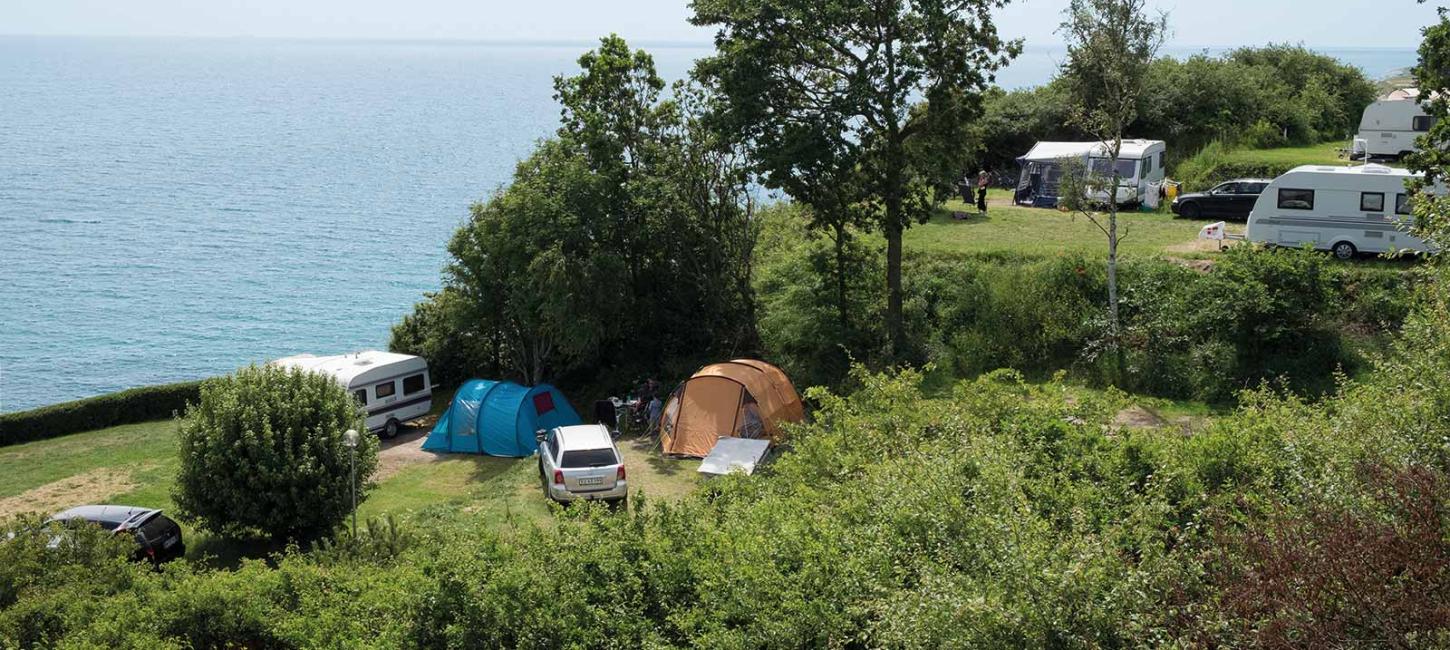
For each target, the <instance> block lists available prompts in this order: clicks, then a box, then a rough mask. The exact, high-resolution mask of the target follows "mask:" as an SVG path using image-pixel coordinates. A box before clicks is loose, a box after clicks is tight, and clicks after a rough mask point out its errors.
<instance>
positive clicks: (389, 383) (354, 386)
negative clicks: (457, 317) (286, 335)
mask: <svg viewBox="0 0 1450 650" xmlns="http://www.w3.org/2000/svg"><path fill="white" fill-rule="evenodd" d="M272 363H273V364H274V365H278V366H282V367H290V368H301V369H303V370H309V371H312V372H320V373H323V374H326V375H331V376H332V377H333V378H335V379H336V380H337V382H338V383H340V384H342V385H343V386H344V387H346V388H347V390H348V391H349V392H351V393H352V395H353V397H354V398H355V399H357V401H358V404H361V405H362V406H363V408H364V409H366V410H367V427H368V431H372V432H375V433H378V434H379V435H380V436H382V437H383V438H384V439H389V438H392V437H394V436H396V435H398V430H399V429H401V428H402V423H403V422H407V421H408V420H412V419H415V418H420V417H422V416H424V415H427V414H428V411H429V410H431V409H432V408H433V384H432V382H430V381H429V378H428V362H427V361H425V360H424V359H423V358H422V357H415V356H413V355H411V354H397V353H395V352H382V351H379V350H367V351H364V352H357V353H354V354H339V355H333V356H325V357H319V356H314V355H311V354H299V355H296V356H291V357H284V358H281V359H278V360H276V361H273V362H272Z"/></svg>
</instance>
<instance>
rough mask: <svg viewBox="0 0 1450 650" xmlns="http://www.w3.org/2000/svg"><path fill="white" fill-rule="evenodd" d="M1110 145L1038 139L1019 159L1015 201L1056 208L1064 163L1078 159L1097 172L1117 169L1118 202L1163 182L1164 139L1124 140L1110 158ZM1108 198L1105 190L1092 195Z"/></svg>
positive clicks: (1138, 198) (1133, 200)
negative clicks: (1116, 152)
mask: <svg viewBox="0 0 1450 650" xmlns="http://www.w3.org/2000/svg"><path fill="white" fill-rule="evenodd" d="M1107 150H1108V147H1106V146H1104V145H1103V143H1101V142H1039V143H1037V144H1036V145H1034V146H1033V147H1032V150H1031V151H1028V152H1027V153H1026V154H1025V155H1023V156H1022V157H1020V158H1018V159H1017V164H1018V165H1019V166H1020V167H1021V169H1022V171H1021V173H1020V175H1019V176H1018V179H1017V191H1016V193H1015V197H1014V198H1015V200H1016V202H1017V203H1019V204H1021V205H1031V206H1034V207H1046V208H1050V207H1056V206H1057V199H1058V185H1059V183H1060V182H1061V180H1062V163H1063V162H1064V161H1065V160H1079V161H1081V162H1082V163H1083V164H1084V165H1086V166H1087V167H1088V168H1089V169H1090V170H1092V172H1093V173H1094V174H1100V175H1104V176H1106V175H1108V174H1110V173H1112V171H1113V168H1114V167H1115V166H1116V168H1117V171H1118V177H1119V180H1118V188H1117V192H1116V194H1117V196H1116V198H1117V202H1118V204H1119V205H1125V204H1129V203H1139V202H1141V201H1143V200H1144V198H1145V197H1147V196H1148V192H1149V191H1151V189H1150V186H1151V185H1152V184H1154V183H1160V182H1162V181H1163V156H1164V154H1165V153H1166V151H1167V147H1166V145H1164V144H1163V141H1162V140H1139V139H1133V140H1123V145H1122V148H1121V149H1120V150H1119V151H1118V159H1117V160H1116V161H1113V160H1110V159H1109V158H1108V157H1107ZM1092 198H1094V199H1097V200H1099V201H1106V200H1107V196H1106V192H1102V193H1099V195H1098V196H1094V197H1092Z"/></svg>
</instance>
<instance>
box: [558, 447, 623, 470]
mask: <svg viewBox="0 0 1450 650" xmlns="http://www.w3.org/2000/svg"><path fill="white" fill-rule="evenodd" d="M615 462H617V461H616V459H615V457H614V450H613V449H571V450H569V451H566V452H564V458H563V460H561V461H560V462H559V466H560V467H563V468H566V469H567V468H577V467H600V466H603V465H613V464H614V463H615Z"/></svg>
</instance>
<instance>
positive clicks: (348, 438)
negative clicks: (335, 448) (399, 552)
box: [342, 429, 357, 539]
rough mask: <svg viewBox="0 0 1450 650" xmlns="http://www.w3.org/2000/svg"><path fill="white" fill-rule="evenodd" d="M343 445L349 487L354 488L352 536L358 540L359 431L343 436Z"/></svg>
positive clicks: (355, 430)
mask: <svg viewBox="0 0 1450 650" xmlns="http://www.w3.org/2000/svg"><path fill="white" fill-rule="evenodd" d="M342 444H343V445H344V446H346V447H347V464H348V470H349V472H348V474H349V478H348V486H349V487H351V488H352V536H353V538H354V539H356V538H357V429H348V430H347V431H345V432H343V434H342Z"/></svg>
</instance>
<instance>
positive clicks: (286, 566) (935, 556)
mask: <svg viewBox="0 0 1450 650" xmlns="http://www.w3.org/2000/svg"><path fill="white" fill-rule="evenodd" d="M1274 263H1275V264H1279V265H1283V264H1290V263H1291V262H1285V261H1283V260H1276V261H1275V262H1274ZM1432 304H1433V303H1432ZM1436 309H1440V310H1443V304H1441V306H1440V307H1436V308H1434V309H1431V310H1430V311H1425V312H1420V313H1419V314H1418V315H1417V316H1416V317H1415V318H1414V319H1413V322H1414V323H1415V325H1414V327H1415V329H1414V331H1413V332H1412V334H1411V338H1410V339H1408V340H1406V341H1405V343H1404V349H1403V350H1402V351H1401V352H1400V353H1397V354H1396V356H1395V357H1394V360H1393V361H1392V362H1387V363H1386V364H1385V365H1383V366H1382V368H1381V370H1380V371H1379V372H1380V373H1381V374H1377V375H1375V376H1374V377H1372V378H1371V379H1370V380H1369V381H1366V382H1364V383H1360V384H1350V385H1346V386H1345V387H1344V388H1343V389H1342V390H1340V391H1339V392H1337V393H1336V394H1334V395H1332V396H1331V397H1329V398H1327V399H1326V400H1325V401H1324V402H1321V403H1320V404H1315V405H1311V404H1307V403H1305V402H1303V401H1300V400H1297V399H1295V398H1292V397H1280V396H1276V395H1274V394H1272V393H1270V392H1267V391H1259V392H1255V393H1252V394H1250V395H1248V396H1247V401H1246V402H1245V406H1244V407H1243V409H1242V410H1241V411H1239V412H1237V413H1235V414H1233V415H1230V416H1227V417H1225V418H1223V419H1221V420H1219V421H1216V422H1213V423H1211V424H1209V425H1208V426H1206V427H1205V428H1203V429H1201V430H1199V431H1197V432H1195V434H1194V435H1193V436H1184V435H1182V434H1181V433H1180V432H1178V431H1176V430H1157V429H1134V428H1128V427H1122V426H1119V425H1117V424H1115V422H1114V414H1115V413H1116V412H1118V411H1119V409H1121V408H1122V407H1123V405H1124V400H1123V396H1122V395H1121V394H1119V393H1116V392H1113V391H1108V392H1106V393H1104V394H1101V395H1092V394H1089V395H1076V396H1075V397H1074V398H1072V399H1069V397H1068V391H1067V389H1066V387H1064V386H1063V385H1061V384H1058V383H1055V382H1049V383H1045V384H1029V383H1026V382H1024V381H1023V379H1022V377H1021V376H1020V375H1019V374H1017V373H1014V372H1008V371H1003V372H996V373H991V374H988V375H986V376H983V377H981V378H979V379H977V380H976V381H971V382H963V383H961V384H959V385H958V386H956V387H955V388H954V389H953V390H952V391H951V392H950V394H949V395H947V396H943V397H940V398H935V399H932V398H927V397H925V396H924V395H923V394H922V389H921V382H922V379H923V375H922V374H921V373H920V372H917V371H909V370H908V371H903V372H900V373H896V374H888V375H883V374H871V373H868V372H866V371H865V370H864V369H862V368H861V367H859V366H857V367H856V368H855V369H853V370H852V378H851V384H852V385H854V386H856V387H857V389H856V390H855V392H853V393H851V394H838V393H833V392H830V391H826V390H824V389H819V388H818V389H812V390H811V391H809V398H810V399H811V400H812V401H813V402H814V403H816V404H817V405H818V408H817V409H816V410H815V414H814V415H815V417H814V420H813V422H811V423H809V424H803V425H800V426H796V427H792V428H791V429H790V432H789V440H788V445H789V451H788V452H787V453H785V454H783V455H781V456H780V457H779V458H778V459H776V460H775V461H774V462H773V463H771V464H770V465H769V466H767V467H765V468H762V470H761V471H758V472H757V473H756V474H755V475H754V476H748V477H747V476H740V475H737V476H729V477H722V478H720V479H717V480H713V481H711V482H710V483H709V484H707V486H706V487H705V488H704V489H702V490H701V491H699V492H697V493H695V494H693V495H691V496H688V497H686V498H685V499H684V500H682V501H681V502H679V503H677V504H663V503H655V502H652V501H649V500H647V499H635V500H633V501H634V502H633V504H632V507H631V510H629V511H627V512H621V513H611V512H609V511H608V510H606V509H605V508H602V507H598V506H597V505H591V504H585V505H583V506H580V507H576V508H570V509H568V510H567V511H562V512H560V513H558V515H557V519H556V520H555V521H553V522H551V523H550V524H549V525H547V526H542V527H534V526H527V525H526V526H522V527H516V526H499V525H498V524H497V522H494V521H491V520H490V518H489V517H482V516H479V515H477V514H474V513H468V512H461V511H447V510H433V511H430V512H429V513H425V514H422V515H419V516H418V517H417V518H416V519H414V520H413V521H412V522H411V523H404V524H394V523H388V524H377V525H373V524H370V525H369V526H368V528H367V529H366V531H365V533H364V534H363V535H361V536H360V537H359V538H358V539H352V538H349V537H343V538H340V539H339V540H338V541H337V542H336V543H329V544H324V545H322V546H321V547H320V548H319V549H317V550H315V551H312V552H308V553H302V552H300V551H297V550H296V549H295V548H294V549H290V550H289V551H288V552H286V553H284V554H282V555H279V556H278V557H276V558H274V559H273V560H272V561H271V562H270V563H264V562H257V561H251V562H246V563H244V564H243V565H242V566H241V567H240V568H239V569H237V570H235V571H216V572H210V571H198V570H196V569H194V568H192V567H190V566H188V565H186V564H184V563H182V564H180V565H173V566H169V567H167V568H166V570H165V571H163V572H160V573H155V572H151V571H147V570H144V569H142V568H140V567H138V566H134V565H130V564H127V563H123V562H119V561H115V560H114V559H107V557H106V556H104V555H100V556H92V555H82V556H80V557H78V558H73V559H66V560H59V559H57V560H55V561H50V562H49V563H48V564H47V561H46V560H39V561H34V560H28V559H25V558H29V557H43V556H44V553H45V551H44V550H43V549H44V548H45V544H44V543H43V542H44V538H43V537H41V538H38V539H36V540H34V542H32V544H31V545H30V546H27V547H26V548H25V549H24V550H23V551H16V550H14V549H13V548H12V547H7V546H4V544H3V543H0V554H3V555H0V559H7V560H11V561H10V562H4V563H0V576H8V577H7V578H6V579H9V580H12V583H11V584H13V583H16V581H17V580H18V583H19V584H20V586H19V587H18V589H16V590H15V592H14V593H17V594H18V599H17V600H14V601H13V602H9V603H3V604H0V635H3V637H0V643H6V644H9V645H21V644H22V643H32V642H33V643H36V644H45V645H52V646H54V645H61V644H65V645H68V646H77V647H79V646H85V647H92V646H106V647H115V646H136V645H144V646H146V647H212V648H220V647H237V646H247V647H279V648H291V647H297V648H302V647H318V646H342V647H351V646H362V645H366V646H369V647H388V648H391V647H411V648H470V647H519V648H557V647H580V648H582V647H601V646H616V645H617V646H629V647H651V648H663V647H684V646H708V647H800V646H802V645H805V646H846V645H850V646H860V647H913V648H937V647H1026V646H1030V647H1045V646H1052V647H1165V646H1166V647H1185V646H1194V645H1219V644H1221V645H1243V644H1250V643H1253V642H1255V641H1258V642H1263V641H1264V640H1271V639H1273V638H1275V637H1274V635H1275V634H1279V633H1282V632H1283V631H1285V630H1299V631H1301V632H1304V633H1312V634H1313V635H1314V636H1313V638H1315V639H1318V640H1320V641H1322V643H1320V645H1324V646H1334V647H1347V646H1354V645H1364V644H1372V643H1375V642H1380V641H1383V640H1384V639H1385V638H1393V639H1398V640H1401V641H1405V642H1410V643H1411V644H1412V645H1413V643H1419V644H1420V645H1426V646H1434V645H1435V644H1436V643H1438V642H1439V641H1440V640H1443V639H1445V638H1446V636H1445V635H1446V630H1445V626H1444V623H1443V620H1442V619H1441V618H1440V617H1439V614H1437V612H1438V611H1439V610H1437V609H1436V608H1437V607H1438V603H1439V601H1440V600H1443V599H1436V598H1434V597H1433V595H1432V596H1431V597H1430V598H1425V597H1422V596H1425V595H1426V594H1438V593H1439V592H1440V591H1443V589H1444V584H1445V583H1444V580H1443V578H1444V571H1445V565H1444V557H1445V553H1446V550H1447V549H1446V547H1445V544H1444V540H1446V539H1450V535H1447V533H1450V523H1447V522H1446V521H1445V519H1444V517H1443V516H1442V514H1443V513H1442V510H1443V507H1444V505H1443V504H1444V503H1445V498H1446V496H1450V495H1447V493H1446V490H1445V486H1446V485H1447V482H1446V477H1447V473H1446V472H1447V470H1450V454H1447V453H1446V447H1445V445H1444V440H1445V439H1446V436H1447V434H1450V425H1447V424H1446V423H1447V422H1450V417H1447V416H1450V407H1447V405H1450V399H1445V398H1444V394H1445V393H1446V392H1447V391H1450V382H1447V381H1446V380H1445V377H1447V376H1450V373H1446V372H1445V368H1444V367H1443V366H1445V365H1446V363H1450V362H1447V361H1445V360H1446V359H1450V354H1442V352H1443V350H1442V349H1441V348H1443V347H1445V342H1446V341H1450V336H1447V335H1446V331H1447V329H1450V328H1446V327H1444V323H1446V322H1450V320H1445V319H1443V318H1441V316H1443V314H1442V313H1440V312H1438V311H1435V310H1436ZM1421 327H1423V328H1431V329H1433V330H1434V331H1433V332H1432V331H1429V330H1428V329H1427V330H1426V331H1423V332H1422V331H1420V330H1419V329H1418V328H1421ZM1425 344H1429V345H1432V346H1433V347H1432V348H1430V349H1429V350H1428V352H1429V353H1430V354H1420V349H1421V348H1420V347H1419V346H1422V345H1425ZM1367 467H1369V468H1377V469H1375V471H1374V472H1371V473H1369V474H1366V472H1365V471H1364V468H1367ZM1367 476H1368V477H1369V478H1370V479H1373V477H1374V476H1385V477H1391V479H1390V480H1389V481H1388V482H1386V481H1378V480H1367ZM1405 488H1408V489H1405ZM35 542H38V543H35ZM12 567H13V569H12ZM45 567H49V568H45ZM0 584H6V583H0ZM1342 593H1355V594H1363V595H1365V596H1366V598H1356V599H1346V598H1342V597H1340V594H1342ZM1301 612H1311V613H1313V614H1314V616H1312V617H1305V616H1301V615H1299V613H1301ZM1391 614H1394V615H1393V616H1391ZM1345 622H1347V623H1348V624H1342V623H1345ZM1293 638H1299V637H1293Z"/></svg>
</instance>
